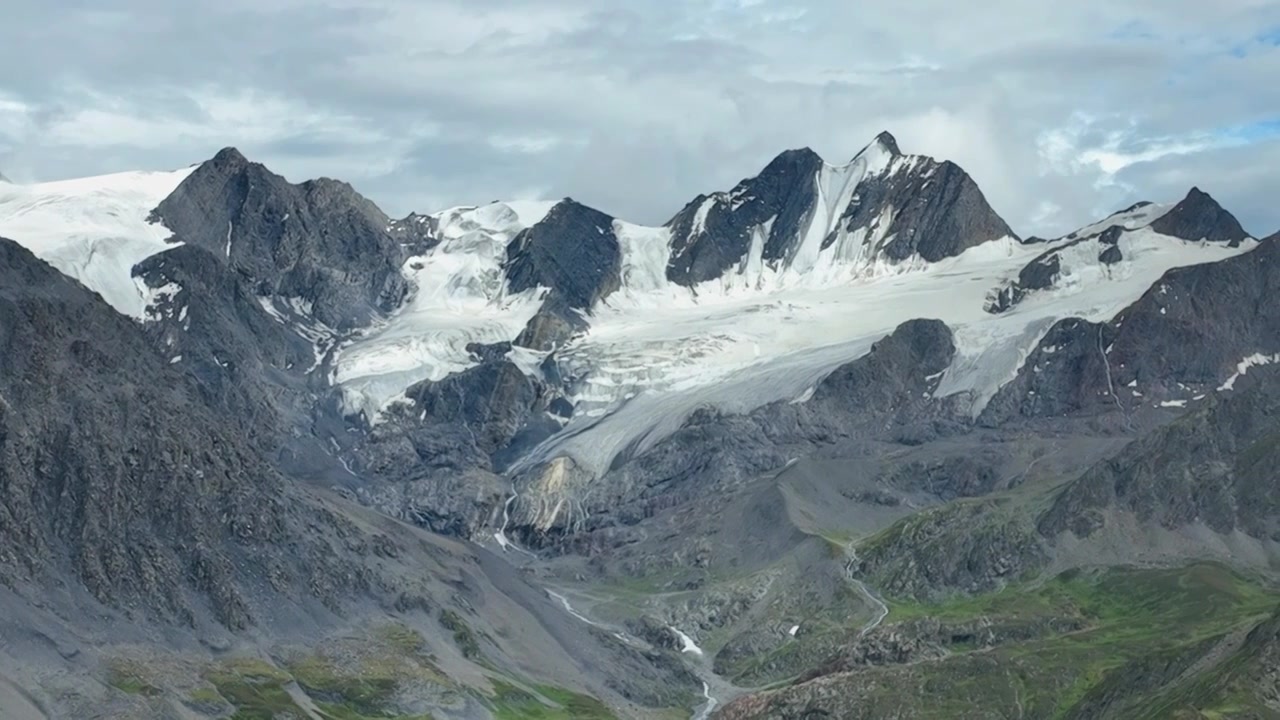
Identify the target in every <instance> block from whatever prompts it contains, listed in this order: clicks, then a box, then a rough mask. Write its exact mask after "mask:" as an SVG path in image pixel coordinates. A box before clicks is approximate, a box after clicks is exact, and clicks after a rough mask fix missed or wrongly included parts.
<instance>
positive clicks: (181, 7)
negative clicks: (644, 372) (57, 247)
mask: <svg viewBox="0 0 1280 720" xmlns="http://www.w3.org/2000/svg"><path fill="white" fill-rule="evenodd" d="M4 4H5V11H4V16H5V22H4V23H3V24H2V25H0V68H3V70H0V171H3V172H4V173H5V174H6V175H8V176H9V177H10V178H12V179H14V180H18V181H31V180H47V179H57V178H64V177H73V176H79V175H87V174H96V173H102V172H111V171H116V170H124V169H167V168H174V167H180V166H184V165H188V164H191V163H193V162H197V161H199V160H202V159H205V158H207V157H209V156H211V155H212V154H213V153H214V152H216V151H217V150H218V149H219V148H220V147H223V146H226V145H235V146H237V147H239V148H240V149H241V150H242V151H244V152H245V154H246V155H248V156H249V157H250V158H252V159H255V160H259V161H261V162H264V163H266V164H267V165H268V166H269V167H271V168H272V169H274V170H276V171H277V172H280V173H282V174H284V175H285V176H286V177H288V178H289V179H291V180H295V181H298V180H303V179H306V178H308V177H313V176H317V175H328V176H332V177H338V178H341V179H344V180H348V181H349V182H351V183H352V184H353V185H355V186H356V187H357V189H359V190H361V191H362V192H364V193H365V194H367V195H369V196H370V197H372V198H373V199H374V200H375V201H376V202H378V203H379V204H380V205H381V206H382V207H383V208H384V209H385V210H387V211H388V212H389V213H391V214H393V215H402V214H405V213H407V212H408V211H410V210H419V211H426V210H432V209H439V208H440V207H444V206H448V205H455V204H474V203H479V202H486V201H489V200H494V199H507V198H532V197H547V198H558V197H563V196H571V197H574V198H576V199H578V200H580V201H583V202H586V203H588V204H592V205H595V206H597V207H599V208H601V209H602V210H605V211H607V212H610V213H612V214H615V215H619V216H622V217H625V218H627V219H631V220H634V221H639V222H654V223H657V222H662V221H665V220H666V219H667V218H668V217H669V216H671V215H672V214H674V213H675V212H676V211H677V210H678V209H679V208H680V207H681V206H682V205H683V204H684V203H685V202H687V201H688V200H690V199H691V198H692V197H693V196H694V195H696V194H697V193H699V192H706V191H711V190H717V189H727V188H729V187H731V186H732V185H733V184H735V183H736V182H737V181H738V180H739V179H741V178H742V177H745V176H749V175H754V174H755V173H756V172H757V171H758V170H759V169H760V168H761V167H763V166H764V165H765V164H766V163H767V162H768V161H769V159H770V158H772V157H773V156H774V155H776V154H777V153H778V152H780V151H781V150H783V149H786V148H790V147H799V146H805V145H807V146H810V147H812V148H814V149H815V150H817V151H818V152H819V153H821V154H822V155H823V156H824V157H825V158H827V159H828V161H832V162H838V161H843V160H845V159H847V158H849V157H851V156H852V155H853V154H855V153H856V152H857V151H858V150H859V149H860V148H861V147H862V146H863V145H865V144H866V143H867V142H869V141H870V139H871V138H872V137H873V136H874V135H875V134H876V133H877V132H878V131H880V130H882V129H888V130H890V131H891V132H892V133H894V135H896V136H897V138H898V142H899V145H900V146H901V147H902V148H903V150H904V151H906V152H917V153H926V154H930V155H934V156H936V157H940V158H948V159H952V160H955V161H956V162H958V163H959V164H960V165H962V166H963V167H964V168H965V169H967V170H968V171H969V172H970V173H971V174H972V175H974V176H975V178H976V179H977V181H978V183H979V184H980V185H981V187H982V188H983V189H984V191H985V192H986V194H987V196H988V198H989V199H990V200H991V202H992V204H993V205H994V206H995V208H996V209H997V211H999V212H1000V213H1001V214H1002V215H1004V216H1005V218H1006V219H1008V220H1009V222H1010V224H1012V225H1013V226H1014V228H1015V229H1016V230H1018V231H1019V232H1020V233H1023V234H1031V233H1038V234H1050V233H1060V232H1065V231H1067V230H1069V229H1071V228H1073V227H1075V226H1078V225H1081V224H1083V223H1084V222H1086V221H1087V220H1089V219H1091V218H1093V217H1095V216H1097V215H1099V214H1105V213H1106V212H1109V211H1111V210H1114V209H1118V208H1119V207H1122V206H1124V205H1127V204H1129V203H1131V202H1132V201H1134V200H1139V199H1152V200H1173V199H1177V198H1179V197H1181V196H1182V195H1183V194H1184V193H1185V192H1186V190H1187V189H1188V188H1189V187H1190V186H1192V185H1199V186H1200V187H1202V188H1203V189H1205V190H1206V191H1208V192H1209V193H1210V194H1212V195H1214V196H1215V197H1217V198H1218V199H1219V200H1220V201H1222V202H1223V204H1224V205H1226V206H1227V207H1228V208H1229V209H1231V210H1232V211H1234V212H1235V213H1236V214H1237V215H1238V216H1239V217H1240V218H1241V220H1242V222H1243V223H1244V225H1245V227H1246V229H1248V230H1250V231H1251V232H1253V233H1254V234H1270V233H1271V232H1273V231H1275V230H1277V229H1280V202H1277V200H1278V199H1280V198H1278V196H1280V82H1277V78H1280V2H1277V1H1276V0H1215V2H1212V3H1208V2H1203V1H1194V2H1193V1H1191V0H1128V1H1127V2H1117V1H1116V0H1073V1H1072V2H1052V3H1050V2H1034V1H1029V0H987V1H986V2H982V3H957V2H952V1H951V0H896V1H895V2H880V1H878V0H876V1H874V2H872V1H864V2H849V1H848V0H810V1H809V2H799V1H792V0H648V1H647V2H635V1H634V0H217V1H216V2H211V1H208V0H192V1H191V2H185V3H177V2H174V1H173V0H5V3H4Z"/></svg>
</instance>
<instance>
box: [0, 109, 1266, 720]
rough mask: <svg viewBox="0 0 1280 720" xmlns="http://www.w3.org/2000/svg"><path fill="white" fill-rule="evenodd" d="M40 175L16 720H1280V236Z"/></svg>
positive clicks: (800, 180)
mask: <svg viewBox="0 0 1280 720" xmlns="http://www.w3.org/2000/svg"><path fill="white" fill-rule="evenodd" d="M1167 200H1170V202H1169V203H1168V204H1152V203H1139V204H1137V205H1134V206H1133V207H1129V208H1126V209H1123V210H1120V211H1118V212H1116V213H1114V214H1112V215H1110V216H1109V217H1106V218H1103V219H1100V220H1098V221H1097V222H1095V223H1093V224H1091V225H1088V226H1086V227H1082V228H1080V229H1079V230H1077V231H1075V232H1073V233H1071V234H1070V235H1067V236H1065V237H1060V238H1053V239H1044V238H1035V237H1020V236H1019V235H1018V234H1017V233H1016V232H1015V230H1014V229H1013V228H1010V227H1009V225H1008V224H1006V223H1005V221H1004V220H1002V219H1001V218H1000V216H999V215H998V214H997V213H996V211H995V210H994V209H993V208H992V207H991V206H990V205H989V204H988V203H987V201H986V199H985V197H984V196H983V193H982V192H981V190H980V189H979V188H978V186H977V185H976V184H975V182H974V181H973V180H972V179H971V178H970V177H969V175H967V174H966V173H965V172H964V170H962V169H961V168H960V167H958V166H956V165H955V164H953V163H951V162H947V161H938V160H935V159H933V158H929V157H924V156H919V155H909V154H905V153H903V152H902V151H901V150H900V149H899V147H898V144H897V142H896V141H895V140H894V138H893V137H892V136H890V135H889V134H888V133H882V134H881V135H879V136H878V137H876V138H875V139H874V140H873V141H872V142H871V143H870V144H869V145H868V146H867V147H866V148H865V149H863V150H862V151H861V152H859V153H858V154H857V155H856V156H855V157H854V158H853V159H852V160H851V161H849V162H848V163H846V164H842V165H832V164H828V163H827V162H825V161H824V160H823V159H822V158H820V157H819V156H817V155H816V154H815V153H813V152H812V151H810V150H807V149H801V150H789V151H787V152H784V153H782V154H781V155H779V156H778V157H777V158H775V159H774V160H773V161H772V162H770V163H769V164H768V165H767V166H766V167H765V168H764V169H763V170H762V171H761V172H760V173H759V174H758V175H756V176H755V177H752V178H748V179H745V180H743V181H742V182H740V183H739V184H738V185H737V186H735V187H733V188H731V189H729V190H727V191H717V192H711V193H709V194H706V195H701V196H698V197H696V198H694V199H693V200H692V201H690V202H689V203H688V205H686V206H685V207H684V208H683V209H681V210H679V212H677V213H676V214H675V215H674V216H673V217H672V218H671V219H670V221H668V222H667V223H666V224H664V225H661V226H658V227H649V226H642V225H636V224H632V223H630V222H627V221H625V220H621V219H618V218H615V217H612V216H610V215H608V214H606V213H605V212H602V211H601V210H597V209H594V208H590V207H586V206H584V205H582V204H580V203H578V202H575V201H574V200H571V199H564V200H561V201H559V202H531V201H521V202H506V203H501V202H499V203H492V204H488V205H480V206H476V207H458V208H451V209H447V210H444V211H440V212H435V213H432V214H426V215H418V214H411V215H409V216H408V217H405V218H401V219H394V218H390V217H388V216H386V215H385V214H384V213H383V212H382V211H381V210H379V209H378V208H377V207H376V206H375V205H374V204H373V203H372V202H370V201H369V200H367V199H365V198H363V197H361V196H360V195H359V194H357V193H356V192H355V190H353V189H352V188H351V186H349V185H347V184H345V183H342V182H339V181H336V180H330V179H319V180H310V181H307V182H304V183H302V184H293V183H291V182H289V181H287V180H285V179H284V178H282V177H280V176H279V175H276V174H274V173H272V172H271V171H270V170H268V169H267V168H266V167H264V166H262V165H260V164H257V163H254V162H251V161H250V160H248V159H246V158H245V157H244V156H242V155H241V154H240V153H239V152H238V151H236V150H234V149H230V148H228V149H225V150H223V151H221V152H219V153H218V154H217V155H216V156H214V157H213V158H212V159H209V160H206V161H204V162H201V163H199V164H197V165H193V166H191V167H188V168H184V169H182V170H179V171H176V172H126V173H120V174H115V175H106V176H101V177H91V178H84V179H79V180H69V181H61V182H52V183H43V184H33V185H18V184H12V183H8V182H0V236H2V238H4V239H0V717H4V718H6V719H8V718H13V719H15V720H21V719H25V718H38V719H46V718H59V719H60V718H127V719H130V720H133V719H149V718H165V719H168V718H181V719H188V718H238V719H249V718H297V719H299V720H369V719H372V718H416V719H418V720H422V719H424V718H435V719H437V720H445V719H448V718H454V719H471V718H476V719H479V718H499V719H507V718H547V719H570V718H577V719H582V720H586V719H592V720H598V719H602V718H689V717H695V718H699V719H705V718H720V719H727V720H737V719H742V718H797V719H798V718H948V719H949V718H1124V719H1129V718H1167V717H1174V718H1215V719H1216V718H1280V236H1272V237H1271V238H1263V237H1262V236H1259V235H1253V234H1251V233H1250V232H1248V231H1246V230H1245V229H1244V228H1242V227H1241V226H1240V224H1239V223H1238V222H1237V221H1236V219H1235V218H1234V217H1232V215H1231V214H1230V213H1229V212H1228V211H1227V210H1225V209H1223V208H1222V207H1221V206H1219V205H1218V203H1217V202H1216V201H1215V200H1214V199H1213V198H1212V197H1210V196H1209V195H1208V194H1206V193H1204V192H1202V191H1201V190H1199V189H1195V188H1192V189H1191V190H1190V191H1189V192H1188V193H1187V194H1186V196H1185V197H1182V198H1168V199H1167Z"/></svg>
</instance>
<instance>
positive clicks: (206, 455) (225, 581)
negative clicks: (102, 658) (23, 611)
mask: <svg viewBox="0 0 1280 720" xmlns="http://www.w3.org/2000/svg"><path fill="white" fill-rule="evenodd" d="M282 482H283V481H282V479H281V477H280V475H279V474H277V472H276V471H275V469H273V468H272V467H271V466H270V465H268V464H267V463H265V462H263V461H262V459H261V454H260V448H257V447H255V446H254V440H253V438H252V437H249V436H247V435H246V434H245V433H244V432H243V428H242V427H241V426H239V424H238V423H237V422H236V420H235V419H234V418H229V417H226V416H224V415H222V414H220V413H218V412H216V411H215V410H214V409H213V408H212V407H211V406H210V405H209V404H207V403H206V402H204V401H203V400H202V398H201V393H200V392H199V390H198V389H197V388H196V387H195V386H194V383H192V382H191V381H190V379H189V378H188V377H187V376H186V375H184V374H183V373H182V372H180V371H179V370H177V369H176V368H174V367H173V366H172V365H171V364H170V363H169V362H168V360H167V359H165V358H163V357H161V356H160V355H159V354H157V353H156V352H155V351H154V350H153V349H152V347H151V345H150V343H149V342H148V340H147V339H146V337H145V336H144V335H143V333H142V330H141V328H139V326H138V325H137V324H135V323H133V322H131V321H130V320H129V319H127V318H125V317H123V316H121V315H119V314H117V313H116V312H114V311H113V310H112V309H111V308H110V307H108V306H107V305H106V303H104V302H103V301H102V300H101V298H99V297H98V296H97V295H95V294H93V293H91V292H89V291H88V290H86V289H85V288H83V287H82V286H80V285H78V284H77V283H75V282H74V281H72V280H70V279H68V278H67V277H65V276H64V275H62V274H60V273H59V272H57V271H56V270H54V269H53V268H51V267H49V266H48V265H46V264H45V263H43V262H42V261H40V260H37V259H36V258H35V257H34V256H33V255H31V254H30V253H29V252H28V251H26V250H25V249H23V248H21V247H19V246H18V245H16V244H15V243H13V242H11V241H8V240H3V239H0V572H3V573H4V575H6V576H8V578H9V579H10V580H13V579H14V578H15V576H14V573H17V574H18V576H20V577H26V578H29V579H31V580H33V581H34V582H37V583H40V582H56V578H58V577H59V576H60V574H61V573H62V572H63V571H64V569H65V570H67V571H69V572H70V573H71V574H72V575H73V576H74V577H75V579H76V580H77V581H79V582H81V583H83V584H84V586H85V587H86V588H88V590H89V592H90V593H91V594H92V595H93V597H95V598H96V599H97V600H99V601H100V602H102V603H104V604H106V605H109V606H115V607H122V608H123V607H127V608H132V609H133V610H134V611H136V612H139V613H141V614H146V615H151V616H153V617H160V618H166V619H172V620H177V621H179V622H184V623H194V622H196V620H197V617H198V615H199V613H200V610H199V606H200V603H201V602H207V603H209V605H210V607H211V608H212V610H213V614H214V616H215V618H216V619H217V620H218V621H219V622H221V623H223V624H225V625H227V626H230V627H233V628H238V627H243V626H245V625H246V624H248V623H249V622H250V621H251V617H250V612H249V607H248V603H247V602H246V600H245V598H244V591H243V585H242V582H243V580H244V572H245V570H246V569H249V568H252V569H254V570H256V571H257V573H258V575H259V577H268V576H272V575H274V576H276V577H281V578H283V577H284V576H285V575H286V574H287V571H286V568H287V566H288V563H287V562H286V561H285V559H284V558H283V557H282V552H283V550H282V549H275V550H271V549H268V548H272V547H276V548H283V547H284V546H285V544H286V543H287V541H288V538H289V535H288V533H287V531H286V527H285V508H284V506H283V505H282V503H281V500H280V493H281V487H282ZM197 598H199V599H197Z"/></svg>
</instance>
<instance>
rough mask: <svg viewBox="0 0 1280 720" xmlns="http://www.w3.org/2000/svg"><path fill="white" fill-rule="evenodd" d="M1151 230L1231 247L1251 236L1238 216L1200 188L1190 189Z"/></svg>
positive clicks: (1153, 224) (1152, 225)
mask: <svg viewBox="0 0 1280 720" xmlns="http://www.w3.org/2000/svg"><path fill="white" fill-rule="evenodd" d="M1151 229H1152V230H1155V231H1156V232H1158V233H1160V234H1162V235H1169V236H1171V237H1176V238H1181V239H1183V240H1191V241H1199V240H1206V241H1208V242H1220V243H1227V244H1229V245H1231V246H1232V247H1236V246H1237V245H1239V244H1240V243H1242V242H1244V241H1245V240H1246V239H1248V238H1249V234H1248V233H1247V232H1245V230H1244V228H1243V227H1241V226H1240V222H1239V221H1238V220H1236V218H1235V216H1233V215H1232V214H1231V213H1229V212H1227V211H1226V210H1225V209H1223V207H1222V206H1221V205H1219V204H1218V201H1217V200H1214V199H1213V198H1212V197H1211V196H1210V195H1209V194H1208V193H1206V192H1204V191H1203V190H1201V189H1200V188H1198V187H1193V188H1191V191H1190V192H1188V193H1187V196H1186V197H1185V198H1184V199H1183V200H1182V202H1180V203H1178V204H1177V205H1175V206H1174V207H1173V209H1172V210H1170V211H1169V212H1168V213H1166V214H1165V215H1164V216H1163V217H1161V218H1160V219H1158V220H1156V221H1155V222H1154V223H1152V224H1151Z"/></svg>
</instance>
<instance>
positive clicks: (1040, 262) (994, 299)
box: [986, 241, 1080, 313]
mask: <svg viewBox="0 0 1280 720" xmlns="http://www.w3.org/2000/svg"><path fill="white" fill-rule="evenodd" d="M1077 242H1080V241H1077ZM1071 244H1072V245H1074V244H1075V243H1071ZM1067 247H1069V246H1067ZM1062 250H1063V248H1056V249H1054V250H1051V251H1049V252H1046V253H1043V254H1041V255H1039V256H1037V257H1036V258H1035V259H1034V260H1032V261H1031V262H1029V263H1027V265H1026V267H1024V268H1022V270H1021V271H1020V272H1019V273H1018V279H1017V280H1015V281H1013V282H1012V283H1009V284H1008V285H1006V286H1005V287H1003V288H1000V289H999V290H996V291H995V293H994V294H993V295H991V296H989V298H988V300H987V305H986V311H987V312H989V313H1002V312H1005V311H1007V310H1010V309H1012V308H1013V307H1014V306H1016V305H1017V304H1018V303H1020V302H1022V300H1023V298H1025V297H1026V296H1027V295H1028V294H1030V293H1032V292H1035V291H1036V290H1046V289H1048V288H1051V287H1053V284H1054V283H1055V282H1057V281H1058V276H1059V275H1060V274H1061V272H1062V258H1061V252H1062Z"/></svg>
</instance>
